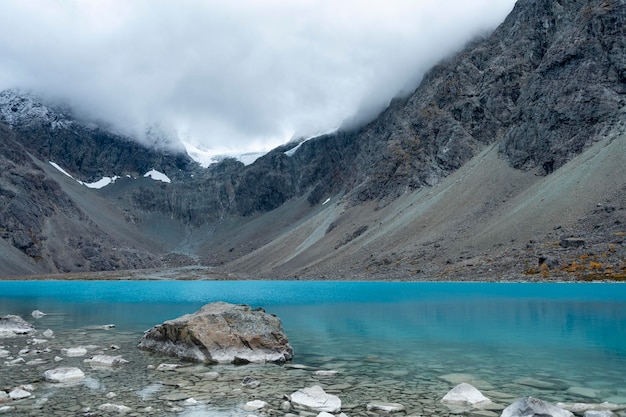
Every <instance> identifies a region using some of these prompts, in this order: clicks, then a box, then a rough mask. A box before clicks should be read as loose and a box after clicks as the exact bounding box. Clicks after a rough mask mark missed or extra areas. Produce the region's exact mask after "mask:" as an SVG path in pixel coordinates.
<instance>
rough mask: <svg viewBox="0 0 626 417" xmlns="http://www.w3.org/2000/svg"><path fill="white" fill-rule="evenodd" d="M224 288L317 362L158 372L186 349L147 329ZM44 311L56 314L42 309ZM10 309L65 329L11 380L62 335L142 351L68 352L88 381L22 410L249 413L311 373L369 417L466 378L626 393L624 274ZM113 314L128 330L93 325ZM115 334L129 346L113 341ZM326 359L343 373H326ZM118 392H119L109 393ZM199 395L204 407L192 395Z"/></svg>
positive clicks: (24, 295) (45, 284)
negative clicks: (247, 383) (248, 406)
mask: <svg viewBox="0 0 626 417" xmlns="http://www.w3.org/2000/svg"><path fill="white" fill-rule="evenodd" d="M218 300H221V301H228V302H232V303H246V304H250V305H252V306H253V307H263V308H265V309H266V311H268V312H270V313H274V314H277V315H278V316H279V317H280V318H281V319H282V321H283V326H284V328H285V331H286V333H287V335H288V337H289V339H290V342H291V344H292V345H293V347H294V351H295V354H296V358H295V360H294V363H295V364H300V365H305V366H309V367H310V368H309V369H304V370H301V369H293V368H289V367H279V366H273V365H268V366H247V367H234V366H192V367H189V368H184V370H179V371H177V372H172V373H162V372H156V371H154V370H150V369H148V368H147V367H148V366H149V365H155V366H156V365H158V364H159V363H162V362H172V361H174V360H173V359H171V358H165V357H161V356H158V355H153V354H147V353H144V352H140V351H138V350H137V349H136V348H135V346H136V344H137V342H138V341H139V339H140V337H141V334H142V332H143V331H144V330H146V329H148V328H149V327H151V326H152V325H154V324H158V323H160V322H162V321H164V320H167V319H171V318H174V317H177V316H180V315H182V314H185V313H189V312H192V311H195V310H197V309H198V308H199V307H200V306H202V305H203V304H206V303H208V302H212V301H218ZM35 309H39V310H41V311H43V312H45V313H48V315H47V316H45V317H43V318H41V319H38V320H35V319H33V318H32V317H31V315H30V313H31V312H32V311H33V310H35ZM6 314H19V315H21V316H22V317H24V318H25V319H27V320H28V321H31V322H33V323H34V324H35V326H36V327H37V329H38V330H41V331H43V330H45V329H47V328H49V329H51V330H53V331H54V332H55V338H54V339H51V340H49V341H48V342H47V345H45V346H48V347H49V349H50V352H49V353H47V354H32V353H31V354H29V355H25V356H26V357H24V359H25V360H26V361H28V360H29V359H30V360H32V359H33V358H35V357H36V356H37V355H39V356H42V357H43V358H44V359H45V360H46V361H47V362H45V363H42V364H32V365H26V364H22V365H17V366H14V367H8V366H6V365H5V366H2V363H3V362H4V361H5V359H4V358H0V369H1V372H0V387H11V386H16V385H18V384H24V383H32V382H33V381H36V380H37V378H40V377H41V374H42V373H43V371H45V370H46V369H50V368H52V367H55V366H58V365H57V364H55V363H54V362H53V361H51V358H52V357H54V356H55V355H60V356H61V357H63V355H62V351H61V349H62V348H63V347H65V348H67V347H72V346H78V345H98V348H95V347H94V348H93V349H91V350H90V352H89V354H88V356H86V357H89V355H93V354H96V353H99V352H103V351H104V352H105V353H108V354H120V355H122V356H123V357H124V358H125V359H128V360H130V361H131V363H130V364H128V365H126V366H124V367H123V368H120V369H114V370H104V371H103V370H90V369H89V367H88V366H86V365H85V364H84V363H83V360H84V359H85V358H84V357H83V358H67V357H63V358H64V359H63V361H61V362H60V364H63V365H68V364H74V365H75V366H79V367H81V369H84V370H85V373H86V374H87V377H88V378H87V380H86V381H84V382H83V383H81V384H78V385H77V386H73V387H68V388H59V387H55V386H52V384H46V383H43V382H37V384H38V385H40V386H38V387H37V390H36V391H35V397H37V398H38V399H39V400H41V399H42V398H43V399H45V401H42V403H41V404H37V401H38V399H37V398H29V399H26V400H22V401H20V402H19V404H17V402H14V403H12V404H11V405H13V406H16V407H17V408H16V410H15V412H18V411H19V412H20V413H21V414H19V415H24V414H28V413H32V415H37V413H40V412H41V411H42V410H51V411H52V412H58V413H59V415H62V412H63V411H64V410H65V411H68V410H69V411H72V410H74V411H72V412H76V413H77V414H80V413H84V412H85V411H86V410H87V409H89V410H90V411H96V410H97V407H98V406H99V405H101V404H103V403H105V402H114V403H120V404H125V405H128V406H130V407H131V408H133V412H136V413H142V412H145V413H151V411H142V410H145V408H146V407H154V408H155V410H158V412H157V414H162V415H176V414H193V415H222V414H219V413H224V414H223V415H248V414H250V413H247V412H244V411H243V410H242V409H241V406H242V404H243V403H245V402H246V401H249V400H252V399H255V398H260V399H263V400H265V401H268V402H270V406H271V407H273V408H274V409H279V408H280V406H281V403H282V400H281V396H282V395H283V394H289V393H291V392H293V391H294V390H296V389H298V388H302V387H305V386H309V385H312V384H319V385H322V386H323V387H325V388H326V389H328V390H330V391H333V392H336V393H337V395H339V397H340V398H341V399H342V400H343V402H344V404H345V405H346V413H347V414H348V415H350V416H354V415H367V414H366V412H365V404H366V403H367V402H368V401H371V400H386V401H392V402H399V403H402V404H403V405H405V407H407V410H408V411H407V412H408V413H414V414H416V415H418V414H425V415H448V413H449V412H451V410H449V409H448V408H447V407H444V406H442V405H441V404H440V403H439V400H440V399H441V397H442V396H443V395H445V393H446V392H447V391H448V390H449V389H450V388H452V387H453V386H454V385H455V384H456V383H457V381H461V380H469V381H471V382H472V383H473V384H474V385H475V386H477V387H478V388H480V389H481V390H483V392H484V393H486V395H487V396H488V397H489V396H490V394H491V397H497V399H494V398H492V399H494V401H496V402H497V403H499V404H500V405H501V406H502V407H503V406H505V405H506V404H508V403H509V402H510V401H511V400H512V399H514V398H515V397H520V396H524V395H533V396H536V397H539V398H542V399H546V400H549V401H554V402H556V401H564V402H565V401H567V402H574V401H581V402H593V403H599V402H602V401H606V400H608V401H612V402H620V401H621V400H623V401H621V402H626V376H625V375H626V285H620V284H494V283H376V282H367V283H355V282H301V281H293V282H291V281H287V282H286V281H278V282H277V281H165V282H164V281H156V282H155V281H152V282H151V281H79V282H76V281H71V282H70V281H24V282H22V281H12V282H11V281H4V282H0V315H6ZM109 323H113V324H115V328H114V329H111V330H101V329H97V328H93V327H90V326H97V325H104V324H109ZM37 337H41V336H40V335H38V336H37ZM30 339H32V338H30ZM28 340H29V338H18V339H15V338H13V339H10V340H7V339H0V346H3V345H4V346H5V350H9V351H10V352H11V355H12V357H17V351H18V350H20V349H21V348H24V347H25V346H26V343H27V341H28ZM111 344H117V345H119V346H120V347H121V349H119V350H118V351H115V353H111V352H110V351H105V349H107V348H108V347H109V346H110V345H111ZM7 347H8V349H7ZM31 347H32V346H31ZM46 355H47V356H46ZM316 369H334V370H338V371H339V374H338V375H337V376H335V377H332V378H329V377H326V378H319V377H315V376H314V375H313V371H314V370H316ZM18 371H19V372H18ZM210 371H217V372H218V373H219V375H220V376H219V378H218V380H216V381H214V380H210V381H208V380H206V378H205V377H204V376H203V375H204V373H206V372H210ZM451 374H452V375H451ZM458 374H464V375H458ZM246 375H253V376H254V377H255V378H257V379H258V380H259V381H262V383H261V385H260V387H259V388H257V389H254V390H251V389H249V388H242V386H241V384H240V382H241V378H243V376H246ZM170 383H171V384H170ZM181 384H182V385H185V386H184V387H181V386H180V385H181ZM581 388H582V389H581ZM108 392H114V393H115V394H116V396H115V397H113V396H111V398H107V397H106V396H105V395H106V394H107V393H108ZM174 394H178V395H174ZM583 394H584V395H583ZM72 396H78V397H80V398H81V399H82V400H81V402H79V406H78V408H77V409H76V406H70V404H74V402H72V401H71V397H72ZM179 397H180V398H179ZM190 397H193V398H194V399H195V400H197V401H198V402H199V403H198V404H196V405H192V404H186V403H184V401H183V400H184V399H186V398H190ZM173 398H175V399H174V400H173ZM28 407H34V408H32V409H29V408H28ZM70 407H72V409H71V410H70ZM452 411H455V412H458V410H452ZM461 411H462V410H461ZM492 412H494V413H498V411H497V408H496V409H495V410H492ZM281 413H283V414H284V412H282V411H280V412H278V413H277V415H282V414H281ZM257 414H259V415H260V414H261V413H259V412H257ZM496 415H497V414H496Z"/></svg>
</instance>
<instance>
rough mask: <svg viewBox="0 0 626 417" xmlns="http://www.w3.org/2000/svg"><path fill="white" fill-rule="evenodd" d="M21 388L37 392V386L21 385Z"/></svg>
mask: <svg viewBox="0 0 626 417" xmlns="http://www.w3.org/2000/svg"><path fill="white" fill-rule="evenodd" d="M19 388H21V389H23V390H24V391H28V392H33V391H35V386H34V385H31V384H25V385H20V386H19Z"/></svg>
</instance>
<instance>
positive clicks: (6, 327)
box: [0, 315, 35, 337]
mask: <svg viewBox="0 0 626 417" xmlns="http://www.w3.org/2000/svg"><path fill="white" fill-rule="evenodd" d="M34 330H35V328H34V327H33V325H32V324H30V323H28V322H26V321H25V320H24V319H23V318H21V317H20V316H14V315H8V316H4V317H0V337H14V336H15V335H16V334H19V335H22V334H28V333H30V332H33V331H34Z"/></svg>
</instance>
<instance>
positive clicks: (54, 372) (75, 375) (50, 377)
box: [43, 367, 85, 382]
mask: <svg viewBox="0 0 626 417" xmlns="http://www.w3.org/2000/svg"><path fill="white" fill-rule="evenodd" d="M43 377H44V378H45V379H46V381H48V382H74V381H80V380H81V379H83V378H85V374H84V373H83V371H81V370H80V369H78V368H70V367H61V368H54V369H50V370H47V371H46V372H44V374H43Z"/></svg>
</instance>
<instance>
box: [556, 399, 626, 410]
mask: <svg viewBox="0 0 626 417" xmlns="http://www.w3.org/2000/svg"><path fill="white" fill-rule="evenodd" d="M556 405H557V407H560V408H564V409H566V410H569V411H571V412H572V413H582V412H584V411H587V410H598V411H601V410H619V409H620V408H625V407H626V406H620V405H617V404H613V403H609V402H606V401H605V402H603V403H601V404H587V403H573V404H572V403H556Z"/></svg>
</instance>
